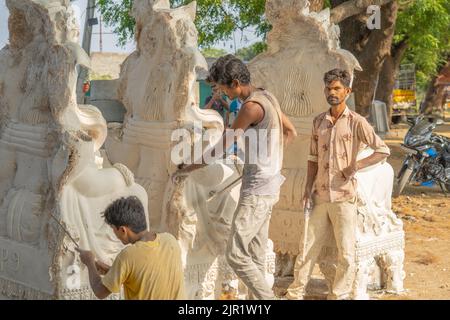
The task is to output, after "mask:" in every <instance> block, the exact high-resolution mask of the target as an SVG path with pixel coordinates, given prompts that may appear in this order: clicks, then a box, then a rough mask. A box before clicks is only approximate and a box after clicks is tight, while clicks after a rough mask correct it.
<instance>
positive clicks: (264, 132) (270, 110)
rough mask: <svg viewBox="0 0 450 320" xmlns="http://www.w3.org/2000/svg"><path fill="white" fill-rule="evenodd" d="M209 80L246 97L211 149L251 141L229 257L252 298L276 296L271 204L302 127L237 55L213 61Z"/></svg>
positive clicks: (187, 169)
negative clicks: (271, 278)
mask: <svg viewBox="0 0 450 320" xmlns="http://www.w3.org/2000/svg"><path fill="white" fill-rule="evenodd" d="M208 81H210V82H212V83H214V84H216V85H217V86H218V88H219V89H220V90H221V91H222V92H223V93H224V94H226V95H227V96H228V97H229V98H230V99H231V100H233V99H236V98H238V99H239V100H241V101H242V107H241V110H240V111H239V113H238V115H237V118H236V119H235V121H234V123H233V125H232V126H231V130H227V131H226V132H225V133H224V135H223V137H222V139H221V140H220V141H219V142H218V144H217V145H216V146H214V147H213V148H212V150H214V151H213V152H212V153H210V154H212V155H213V156H214V157H216V158H217V157H221V156H222V155H223V150H229V149H230V147H231V146H232V145H233V144H234V142H235V141H236V140H239V141H242V140H244V141H246V143H245V142H244V145H245V148H244V149H245V150H240V155H242V152H243V159H242V160H244V170H243V176H242V187H241V195H240V199H239V204H238V207H237V209H236V212H235V214H234V218H233V223H232V230H231V235H230V238H229V241H228V245H227V252H226V257H227V261H228V263H229V264H230V266H231V267H232V268H233V270H234V271H235V273H236V275H237V276H238V277H239V278H240V279H241V280H242V281H243V282H244V283H245V285H246V286H247V288H248V289H249V292H250V294H251V296H252V298H256V299H264V300H268V299H274V298H275V296H274V294H273V291H272V288H271V287H270V286H269V285H268V284H267V282H266V279H265V255H266V252H265V251H266V244H267V239H268V233H269V222H270V217H271V213H272V208H273V206H274V205H275V204H276V203H277V202H278V199H279V193H280V187H281V185H282V184H283V182H284V180H285V178H284V177H283V176H282V175H281V168H282V164H283V145H284V144H287V143H289V142H290V141H291V140H292V139H293V138H294V137H295V136H297V132H296V130H295V127H294V126H293V125H292V123H291V122H290V121H289V119H288V118H287V117H286V116H285V115H284V114H283V113H282V112H281V109H280V105H279V103H278V101H277V99H276V98H275V97H274V96H273V95H272V94H271V93H270V92H268V91H266V90H264V89H260V88H255V87H254V86H253V85H252V84H251V79H250V72H249V71H248V69H247V67H246V65H245V64H244V63H243V62H242V61H241V60H239V59H238V58H236V57H234V56H233V55H227V56H224V57H221V58H220V59H218V60H217V61H216V62H215V63H214V64H213V66H212V67H211V69H210V74H209V78H208ZM218 146H219V148H217V147H218ZM217 150H220V151H218V152H217ZM204 154H206V152H205V153H204ZM205 165H206V164H199V165H197V164H194V165H190V166H187V167H185V168H184V169H181V170H180V171H178V172H177V173H176V174H177V175H180V174H186V173H189V172H191V171H193V170H196V169H198V168H201V167H203V166H205Z"/></svg>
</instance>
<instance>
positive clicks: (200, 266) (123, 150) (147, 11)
mask: <svg viewBox="0 0 450 320" xmlns="http://www.w3.org/2000/svg"><path fill="white" fill-rule="evenodd" d="M195 10H196V3H195V2H192V3H190V4H189V5H187V6H183V7H179V8H176V9H171V8H170V4H169V1H168V0H146V1H136V2H135V3H134V8H133V16H134V17H135V19H136V41H137V49H136V51H135V52H134V53H132V54H131V55H130V56H129V57H128V58H127V59H126V61H125V62H124V64H123V65H122V70H121V75H120V87H119V92H118V93H119V94H118V96H119V99H120V100H121V101H122V103H123V104H124V106H125V108H126V109H127V114H126V116H125V120H124V124H123V126H121V125H118V124H114V125H112V126H111V127H110V130H111V133H110V135H109V138H108V140H107V143H106V151H107V153H108V158H109V159H110V160H111V162H112V163H114V162H122V163H124V164H126V165H127V166H128V167H129V168H130V169H131V170H132V171H133V173H134V174H135V176H136V180H137V181H138V182H139V183H141V184H142V185H143V186H144V187H145V189H146V190H147V193H148V195H149V214H150V221H151V223H150V224H151V226H152V228H154V229H156V230H159V231H170V232H171V233H172V234H174V235H175V236H176V237H177V238H178V240H179V243H180V245H181V247H182V249H183V261H184V268H185V278H186V290H187V294H188V298H189V299H218V298H220V297H221V296H222V293H223V292H222V289H223V288H224V287H227V288H229V289H230V290H231V291H233V290H234V291H235V295H236V296H237V295H239V294H241V295H244V293H242V292H241V293H239V292H238V291H239V290H238V281H237V278H236V276H235V275H234V274H233V273H232V271H231V269H230V268H229V267H228V265H227V263H226V262H225V259H224V257H223V253H224V250H225V246H226V241H227V239H228V234H229V230H230V226H231V220H232V218H233V213H234V211H235V209H236V207H237V202H238V200H239V188H240V184H239V182H238V183H237V184H236V185H235V186H231V187H230V188H229V189H227V190H226V191H225V192H219V193H217V194H216V195H215V196H214V197H213V198H211V199H210V200H209V201H207V199H209V198H210V193H211V192H212V191H220V190H222V189H223V188H225V187H227V186H228V185H229V184H230V183H231V182H233V181H234V180H236V178H237V177H239V171H238V168H237V167H236V166H234V165H227V164H225V163H223V162H218V163H216V164H214V165H211V166H209V167H207V168H204V169H202V170H199V171H198V172H195V173H193V174H192V175H191V176H190V177H189V178H188V179H186V180H184V181H180V183H178V184H175V185H172V182H171V181H170V179H169V177H170V175H171V174H172V173H173V172H174V171H175V170H176V166H175V165H176V164H178V163H174V162H173V161H172V159H171V154H172V149H173V148H174V146H175V145H176V143H177V141H172V140H173V139H172V133H173V132H174V130H176V129H182V128H185V129H187V130H188V131H189V132H190V133H189V134H188V136H190V137H191V138H192V141H191V144H192V145H193V144H194V142H195V141H199V140H200V141H201V139H202V132H203V130H206V129H208V130H209V131H208V132H209V133H210V137H209V139H208V141H205V142H204V143H205V144H206V143H209V144H210V145H213V144H214V143H215V142H217V141H218V139H219V138H220V137H221V135H222V133H223V130H224V125H223V120H222V117H221V116H220V115H219V114H218V113H217V112H215V111H213V110H202V109H200V108H199V106H198V104H197V102H196V95H197V93H196V90H197V89H196V80H197V74H198V73H199V72H206V71H207V64H206V61H205V59H204V57H203V56H202V55H201V53H200V51H199V49H198V43H197V30H196V28H195V25H194V19H195ZM195 128H197V130H196V129H195ZM176 138H177V137H175V139H176ZM192 145H191V146H189V147H190V148H192V149H193V147H192ZM185 160H186V159H185ZM180 162H181V160H180ZM241 171H242V170H241ZM163 199H164V200H163ZM269 245H270V244H269ZM271 257H272V258H271ZM273 260H274V259H273V253H272V256H271V255H270V253H269V254H268V265H270V261H272V264H273ZM272 273H273V271H272ZM268 277H270V275H268ZM272 281H273V280H272ZM241 291H242V290H241Z"/></svg>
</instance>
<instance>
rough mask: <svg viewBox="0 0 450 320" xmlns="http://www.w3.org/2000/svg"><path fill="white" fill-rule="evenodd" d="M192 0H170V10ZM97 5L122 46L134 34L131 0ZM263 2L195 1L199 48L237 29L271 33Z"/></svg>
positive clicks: (100, 0) (104, 1)
mask: <svg viewBox="0 0 450 320" xmlns="http://www.w3.org/2000/svg"><path fill="white" fill-rule="evenodd" d="M192 1H193V0H170V3H171V5H172V7H178V6H181V5H186V4H188V3H190V2H192ZM97 5H98V7H99V10H100V12H101V13H102V15H103V19H104V21H105V22H106V24H107V25H108V26H111V27H112V28H113V30H114V32H115V33H116V34H118V36H119V43H120V44H121V45H123V44H125V42H126V41H127V40H128V39H131V38H132V36H133V33H134V25H135V21H134V19H133V17H132V16H131V15H130V12H131V8H132V5H133V0H98V2H97ZM264 10H265V0H197V18H196V20H195V24H196V26H197V30H198V31H199V44H200V46H201V47H210V46H211V45H213V44H214V43H217V42H218V41H223V40H229V39H231V37H232V36H233V33H234V32H235V31H236V30H241V31H243V30H245V29H246V28H248V27H250V26H251V27H255V33H256V35H257V36H265V34H266V33H267V32H268V31H269V30H270V26H269V25H268V24H267V22H266V21H265V18H264Z"/></svg>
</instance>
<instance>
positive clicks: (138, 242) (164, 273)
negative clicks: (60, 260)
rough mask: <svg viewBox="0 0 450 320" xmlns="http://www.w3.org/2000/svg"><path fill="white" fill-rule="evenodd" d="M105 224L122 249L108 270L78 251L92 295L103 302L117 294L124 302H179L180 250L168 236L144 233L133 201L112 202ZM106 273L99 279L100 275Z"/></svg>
mask: <svg viewBox="0 0 450 320" xmlns="http://www.w3.org/2000/svg"><path fill="white" fill-rule="evenodd" d="M104 217H105V221H106V223H107V224H108V225H109V226H111V228H112V229H113V231H114V233H115V235H116V236H117V238H119V239H120V241H122V243H123V244H125V245H127V244H130V245H129V246H127V247H125V249H123V250H122V251H121V252H120V253H119V254H118V255H117V257H116V259H115V260H114V262H113V265H112V266H111V267H109V266H106V265H104V264H100V263H99V262H96V261H95V257H94V254H93V253H92V252H90V251H84V250H81V249H79V250H78V251H79V252H80V258H81V262H82V263H84V264H85V265H86V266H87V268H88V271H89V282H90V285H91V288H92V290H93V291H94V294H95V295H96V297H97V298H99V299H105V298H106V297H108V296H109V295H110V294H111V293H118V292H120V288H121V286H122V285H123V288H124V293H125V299H127V300H182V299H185V295H184V277H183V269H182V263H181V250H180V247H179V245H178V242H177V240H176V239H175V238H174V237H173V236H172V235H170V234H168V233H158V234H157V233H154V232H150V231H148V230H147V221H146V218H145V211H144V207H143V206H142V203H141V201H140V200H139V199H138V198H136V197H129V198H121V199H119V200H116V201H114V202H113V203H112V204H111V205H110V206H109V207H108V208H107V209H106V211H105V213H104ZM101 271H102V272H103V273H106V274H105V275H104V277H103V278H102V277H101V276H100V272H101Z"/></svg>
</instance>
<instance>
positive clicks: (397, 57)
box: [391, 38, 409, 66]
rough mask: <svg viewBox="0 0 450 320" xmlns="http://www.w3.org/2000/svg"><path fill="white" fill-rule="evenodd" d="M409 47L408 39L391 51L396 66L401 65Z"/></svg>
mask: <svg viewBox="0 0 450 320" xmlns="http://www.w3.org/2000/svg"><path fill="white" fill-rule="evenodd" d="M408 47H409V43H408V38H405V39H403V40H402V41H400V42H399V43H397V44H396V45H394V46H393V48H392V50H391V56H392V59H394V64H395V65H396V66H398V65H400V62H401V61H402V59H403V56H404V55H405V53H406V50H407V49H408Z"/></svg>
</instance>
